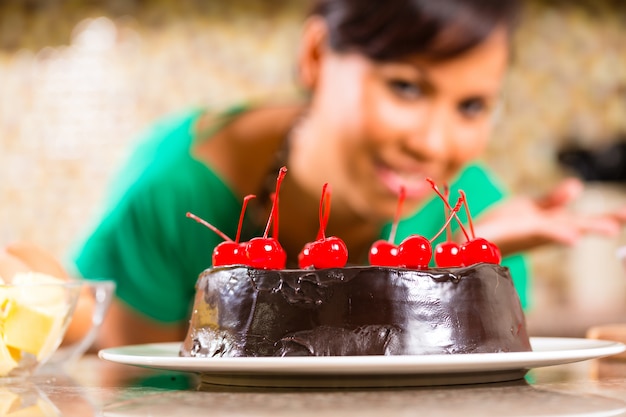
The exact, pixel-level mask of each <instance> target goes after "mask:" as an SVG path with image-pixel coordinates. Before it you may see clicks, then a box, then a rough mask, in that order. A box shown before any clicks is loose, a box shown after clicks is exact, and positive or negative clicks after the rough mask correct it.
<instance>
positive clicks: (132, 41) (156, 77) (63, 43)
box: [0, 0, 626, 335]
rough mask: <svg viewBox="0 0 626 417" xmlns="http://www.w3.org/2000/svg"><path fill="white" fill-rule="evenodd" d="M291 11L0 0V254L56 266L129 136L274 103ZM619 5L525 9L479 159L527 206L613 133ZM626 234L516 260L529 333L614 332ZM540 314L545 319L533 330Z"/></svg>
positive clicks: (623, 106)
mask: <svg viewBox="0 0 626 417" xmlns="http://www.w3.org/2000/svg"><path fill="white" fill-rule="evenodd" d="M304 10H305V2H303V1H302V0H281V1H277V0H273V1H271V2H269V1H265V0H233V1H230V2H207V1H201V0H195V1H192V0H179V1H177V2H170V1H165V0H154V1H149V2H148V1H143V2H142V1H139V0H136V1H123V0H108V1H103V0H100V1H98V0H90V1H86V0H85V1H78V0H77V1H72V2H61V1H55V0H29V1H17V0H14V1H11V0H7V1H4V2H2V3H1V4H0V149H2V152H1V153H0V198H1V200H0V201H1V202H2V203H0V243H1V242H8V241H11V240H15V239H29V240H34V241H36V242H39V243H40V244H42V245H44V246H46V247H47V248H49V249H50V250H52V251H53V252H54V253H55V254H57V255H58V256H65V255H66V254H67V253H68V251H69V249H70V248H71V246H72V243H73V242H74V241H75V240H76V239H77V237H78V236H79V235H80V233H81V231H83V230H85V226H86V224H88V223H89V222H90V219H92V218H93V217H94V216H95V215H96V213H97V211H98V209H99V207H100V204H101V202H102V199H103V196H104V193H105V191H106V184H107V182H108V180H109V179H110V177H111V175H112V174H113V173H114V172H115V170H116V168H117V167H118V166H119V164H120V163H121V161H122V160H123V159H124V157H125V155H126V154H127V152H128V150H129V148H130V145H131V144H132V142H133V140H134V138H135V137H136V135H137V134H138V132H140V131H141V129H142V128H143V127H144V126H145V125H146V124H147V123H149V122H150V121H151V120H154V119H155V118H157V117H159V116H161V115H164V114H166V113H170V112H176V111H179V110H181V109H183V108H186V107H189V106H200V105H202V106H214V107H218V106H224V105H226V104H228V103H231V102H233V101H239V100H254V99H257V98H262V97H264V96H268V95H271V96H273V97H286V98H288V97H290V96H292V95H293V94H296V91H295V88H294V85H293V82H292V81H293V62H292V60H291V58H290V57H291V56H292V55H293V52H294V45H295V41H296V38H297V36H298V28H299V26H298V25H299V21H300V18H301V17H302V15H303V13H304ZM625 21H626V6H624V5H623V2H622V1H619V0H613V1H609V0H604V1H602V0H601V1H594V0H585V1H583V0H578V1H572V2H567V1H548V0H542V1H540V0H531V1H527V2H526V8H525V17H524V20H523V22H522V25H521V27H520V30H519V32H518V34H517V37H516V40H515V56H514V60H513V68H512V70H511V72H510V75H509V78H508V80H507V92H506V96H505V97H504V106H503V111H502V115H501V118H500V119H499V120H498V121H497V126H496V132H495V137H494V138H493V141H492V142H491V145H490V149H489V153H488V155H487V158H486V159H487V162H488V163H489V164H490V165H492V166H493V168H494V170H495V171H497V172H498V173H499V174H500V175H501V177H502V180H503V182H504V183H505V184H506V185H507V186H509V187H510V188H511V189H512V190H514V191H520V192H525V193H530V194H533V195H540V194H541V193H543V192H545V191H547V190H548V189H550V187H552V186H553V185H555V184H556V183H557V182H558V181H559V180H560V179H561V178H563V177H564V176H565V175H566V174H567V171H565V170H564V169H563V168H562V167H560V166H559V165H558V164H557V163H556V162H555V161H556V155H557V152H558V151H559V149H561V148H563V147H564V146H566V145H572V144H574V145H578V146H582V147H592V146H601V145H606V144H608V143H610V142H612V141H613V140H614V138H615V137H617V136H618V135H619V134H623V133H624V132H626V46H625V45H624V42H623V40H624V39H626V25H625V24H624V22H625ZM620 204H626V192H625V190H624V185H623V184H622V183H620V182H616V183H593V184H590V186H589V188H588V190H587V191H586V192H585V194H584V195H583V198H582V199H581V200H580V201H579V202H577V203H576V204H575V206H574V207H573V209H577V210H583V211H586V212H589V213H590V214H592V213H593V212H597V211H599V210H604V209H607V208H611V207H617V206H619V205H620ZM623 243H626V236H624V235H623V236H619V237H616V238H614V239H599V238H596V237H589V238H586V239H584V240H583V242H581V243H580V244H579V245H576V246H575V247H571V248H545V249H540V250H537V251H535V252H533V254H532V262H533V268H534V270H535V274H536V277H535V284H534V285H535V286H534V293H535V303H534V308H533V309H532V310H531V311H530V313H529V323H530V326H531V330H532V331H533V332H534V333H535V334H550V335H560V334H566V335H580V334H582V333H583V332H584V329H585V328H586V327H587V326H589V325H591V324H594V323H597V322H605V321H623V322H626V313H625V311H626V274H625V273H624V271H623V270H622V269H621V265H620V264H619V263H618V262H617V260H616V257H615V250H616V248H617V247H618V246H619V245H620V244H623ZM548 318H549V319H548Z"/></svg>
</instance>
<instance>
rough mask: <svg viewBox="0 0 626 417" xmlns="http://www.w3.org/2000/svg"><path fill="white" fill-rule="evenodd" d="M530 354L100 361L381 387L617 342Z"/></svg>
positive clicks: (148, 353) (469, 375)
mask: <svg viewBox="0 0 626 417" xmlns="http://www.w3.org/2000/svg"><path fill="white" fill-rule="evenodd" d="M531 344H532V347H533V351H532V352H507V353H473V354H458V355H419V356H418V355H415V356H413V355H407V356H325V357H285V358H275V357H264V358H187V357H179V356H178V350H179V348H180V345H181V344H180V343H155V344H145V345H134V346H123V347H117V348H110V349H104V350H101V351H100V352H99V356H100V357H101V358H102V359H105V360H108V361H112V362H117V363H122V364H127V365H134V366H141V367H147V368H154V369H163V370H173V371H183V372H194V373H199V374H201V378H202V382H203V383H205V384H215V385H234V386H272V387H339V386H343V387H372V386H377V387H383V386H416V385H442V384H443V385H447V384H467V383H482V382H502V381H512V380H516V379H521V378H523V377H524V375H525V374H526V372H527V371H528V370H529V369H532V368H538V367H543V366H551V365H560V364H566V363H571V362H578V361H584V360H588V359H594V358H601V357H605V356H610V355H615V354H618V353H621V352H624V351H625V350H626V345H624V344H622V343H617V342H612V341H605V340H593V339H575V338H545V337H535V338H531Z"/></svg>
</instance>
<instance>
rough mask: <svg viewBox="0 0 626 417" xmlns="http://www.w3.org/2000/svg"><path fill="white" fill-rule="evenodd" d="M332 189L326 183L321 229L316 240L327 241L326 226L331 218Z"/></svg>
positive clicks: (321, 203)
mask: <svg viewBox="0 0 626 417" xmlns="http://www.w3.org/2000/svg"><path fill="white" fill-rule="evenodd" d="M330 195H331V193H330V187H329V185H328V183H325V184H324V186H323V187H322V197H321V198H320V208H319V220H320V228H319V230H318V232H317V237H316V240H323V239H326V226H327V225H328V219H329V218H330Z"/></svg>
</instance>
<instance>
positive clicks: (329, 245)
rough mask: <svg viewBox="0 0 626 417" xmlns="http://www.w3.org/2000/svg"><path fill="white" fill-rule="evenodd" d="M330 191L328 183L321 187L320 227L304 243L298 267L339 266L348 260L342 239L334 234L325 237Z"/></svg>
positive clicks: (319, 267)
mask: <svg viewBox="0 0 626 417" xmlns="http://www.w3.org/2000/svg"><path fill="white" fill-rule="evenodd" d="M330 197H331V191H330V188H329V186H328V183H326V184H324V186H323V187H322V197H321V198H320V206H319V221H320V228H319V230H318V232H317V239H316V240H315V241H313V242H309V243H307V244H305V245H304V247H303V248H302V251H301V252H300V253H299V254H298V265H299V266H300V268H303V269H304V268H309V267H314V268H318V269H321V268H341V267H343V266H345V265H346V263H347V262H348V248H347V246H346V244H345V243H344V241H343V240H341V239H340V238H338V237H336V236H330V237H326V226H327V225H328V218H329V216H330Z"/></svg>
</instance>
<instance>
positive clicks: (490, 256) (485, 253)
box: [461, 237, 500, 266]
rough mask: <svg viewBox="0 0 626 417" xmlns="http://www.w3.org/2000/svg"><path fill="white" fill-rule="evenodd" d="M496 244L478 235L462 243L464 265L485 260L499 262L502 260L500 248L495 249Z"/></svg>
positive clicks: (491, 262)
mask: <svg viewBox="0 0 626 417" xmlns="http://www.w3.org/2000/svg"><path fill="white" fill-rule="evenodd" d="M494 246H495V245H494V244H493V243H491V242H489V241H488V240H487V239H483V238H481V237H477V238H475V239H472V240H470V241H468V242H465V243H464V244H462V245H461V258H462V259H463V265H464V266H470V265H474V264H477V263H481V262H485V263H490V264H497V263H499V262H500V256H499V252H500V251H499V250H498V252H496V251H494Z"/></svg>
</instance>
